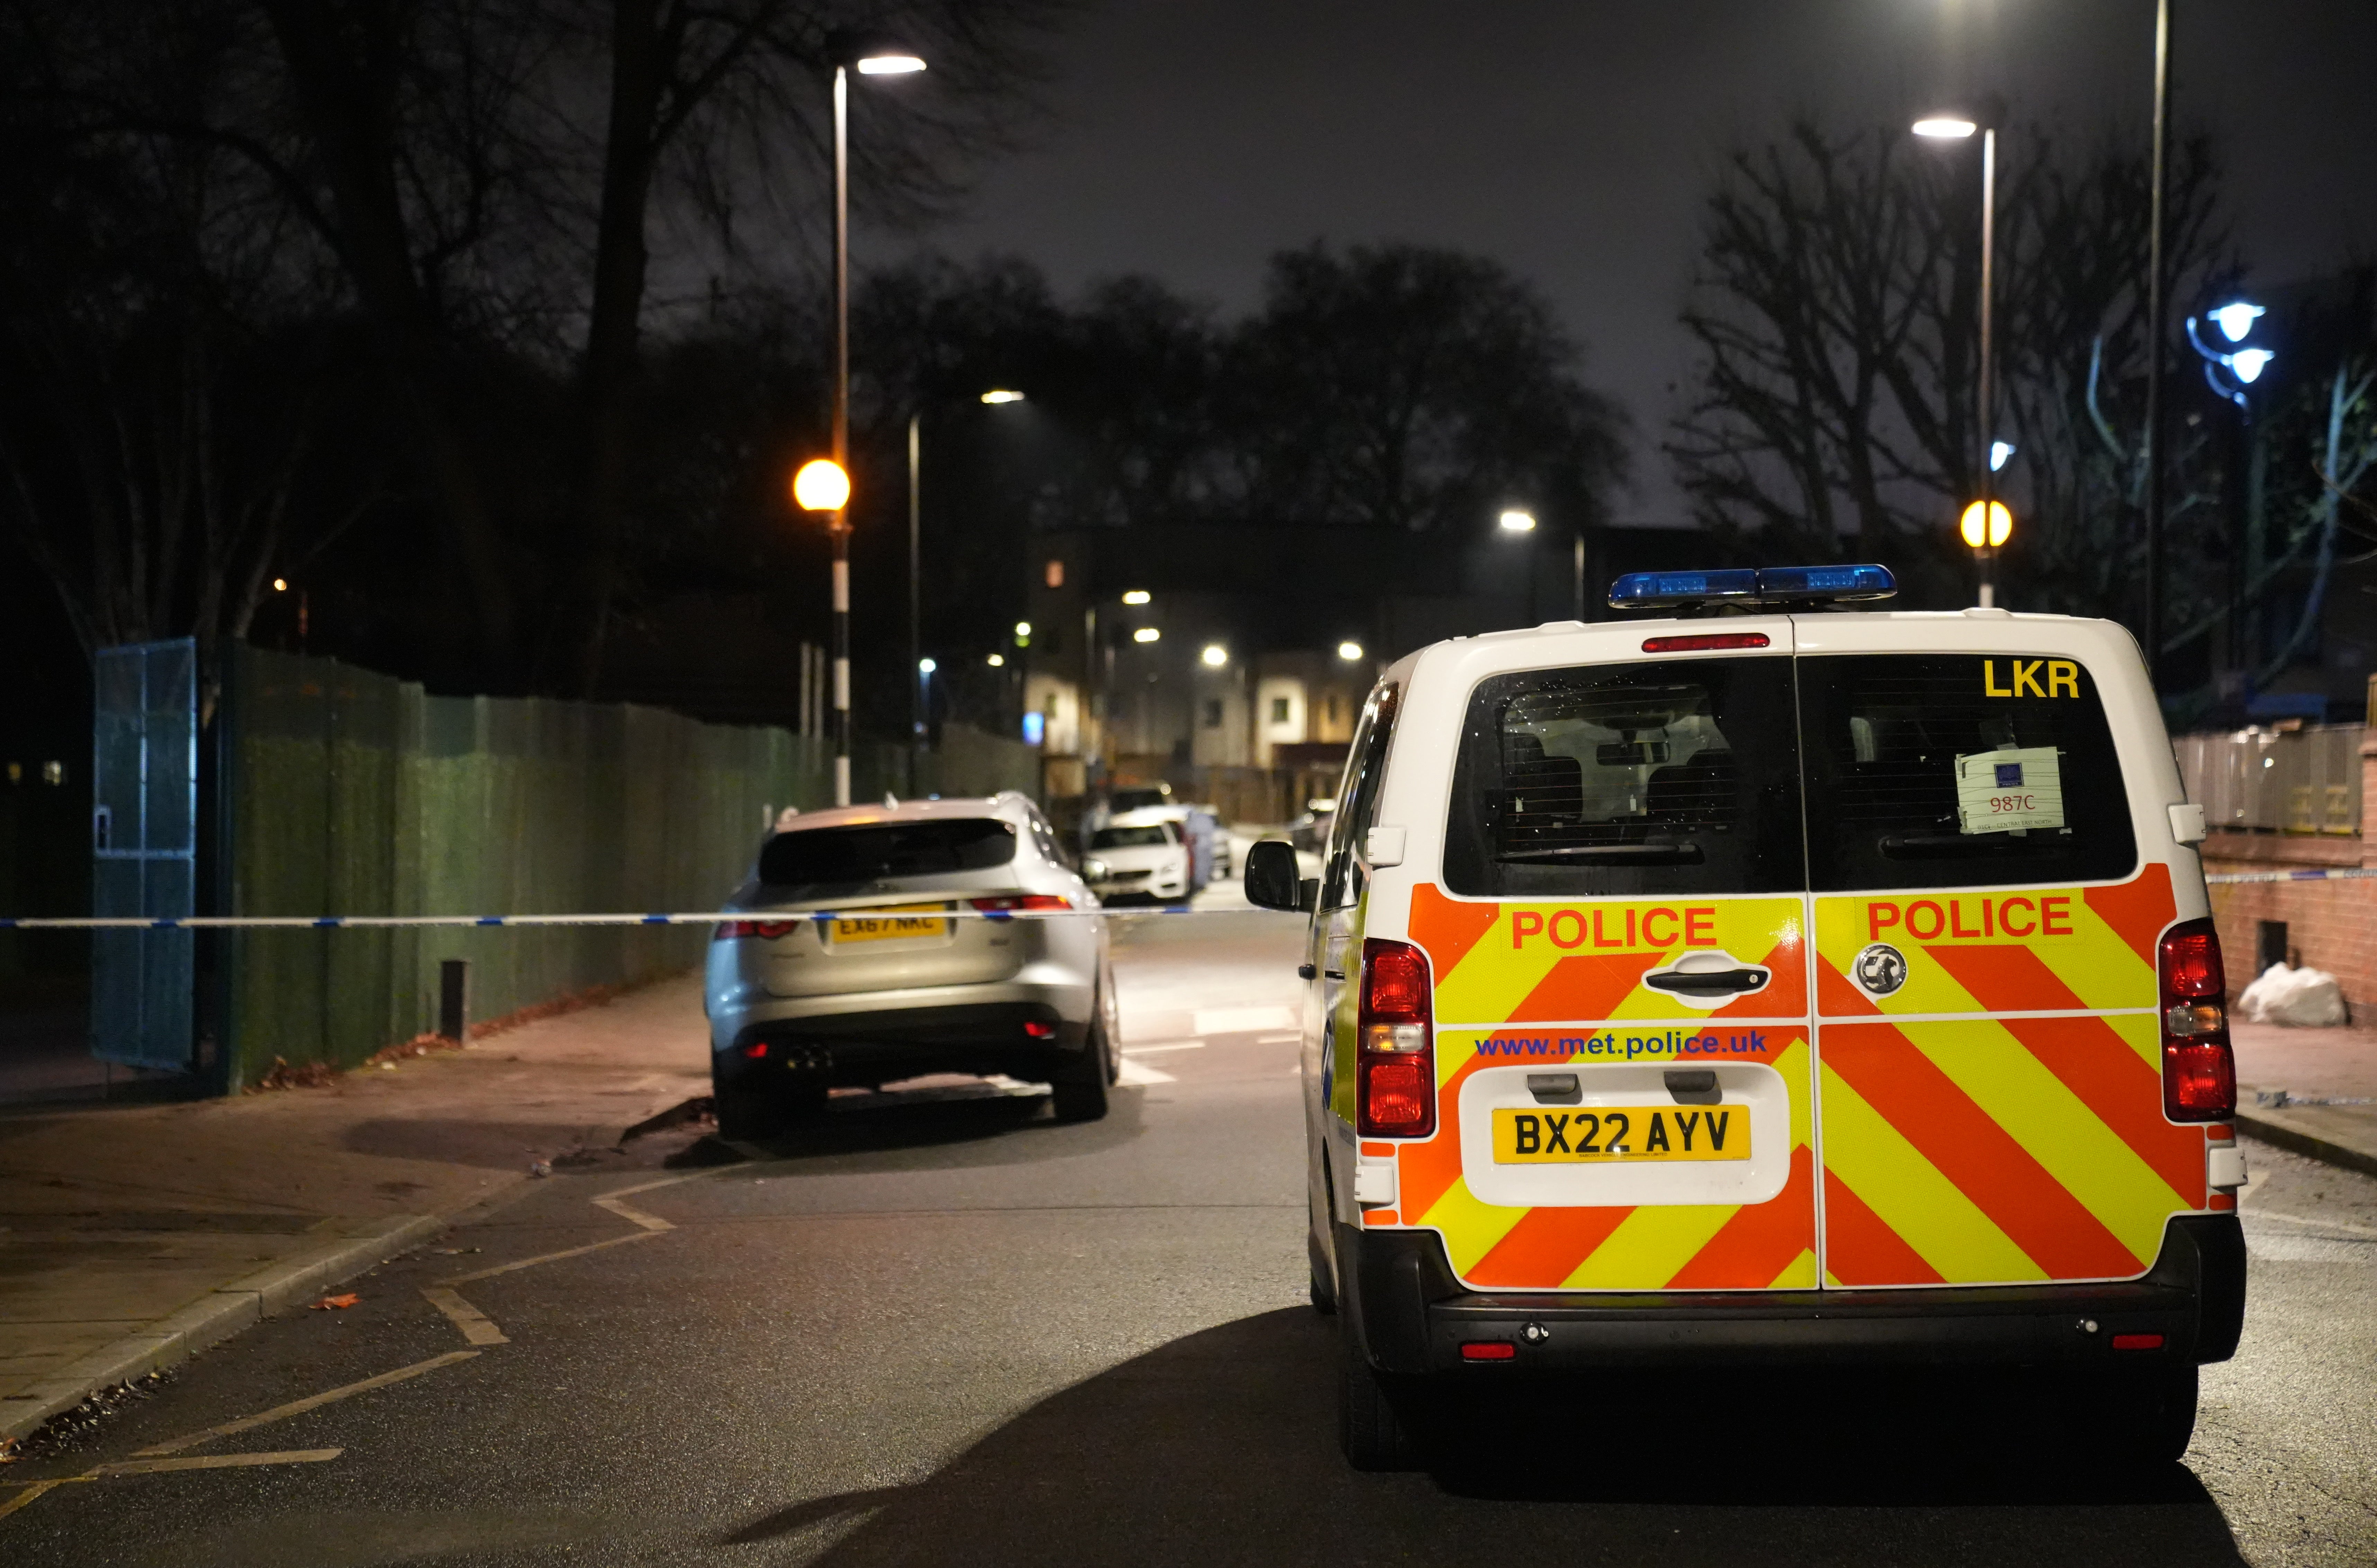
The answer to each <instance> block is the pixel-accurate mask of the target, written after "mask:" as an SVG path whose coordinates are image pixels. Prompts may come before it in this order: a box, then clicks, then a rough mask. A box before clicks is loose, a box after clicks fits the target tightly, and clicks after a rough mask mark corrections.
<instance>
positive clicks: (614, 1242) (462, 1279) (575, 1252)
mask: <svg viewBox="0 0 2377 1568" xmlns="http://www.w3.org/2000/svg"><path fill="white" fill-rule="evenodd" d="M669 1229H672V1230H674V1229H676V1228H675V1226H670V1227H669ZM659 1234H660V1232H659V1231H657V1230H638V1231H636V1232H634V1233H633V1234H631V1235H627V1236H613V1237H611V1238H610V1239H609V1240H607V1241H589V1242H587V1243H586V1244H585V1245H584V1246H582V1247H564V1248H562V1249H561V1251H559V1252H557V1253H537V1255H536V1256H534V1257H532V1258H521V1259H520V1260H519V1261H518V1262H516V1263H499V1264H497V1265H495V1267H493V1268H483V1269H481V1270H479V1272H478V1273H476V1274H458V1275H456V1276H455V1277H453V1278H451V1279H448V1281H446V1283H447V1284H448V1285H468V1284H469V1283H471V1281H472V1280H473V1279H493V1278H494V1277H496V1275H498V1274H509V1273H511V1272H512V1271H513V1270H514V1269H520V1268H534V1267H535V1266H536V1265H538V1264H541V1263H558V1262H560V1261H561V1260H562V1259H563V1258H574V1257H578V1256H579V1255H581V1254H582V1253H599V1252H601V1251H602V1250H603V1248H605V1247H624V1246H626V1245H627V1243H628V1242H630V1241H651V1239H652V1238H653V1237H655V1236H657V1235H659Z"/></svg>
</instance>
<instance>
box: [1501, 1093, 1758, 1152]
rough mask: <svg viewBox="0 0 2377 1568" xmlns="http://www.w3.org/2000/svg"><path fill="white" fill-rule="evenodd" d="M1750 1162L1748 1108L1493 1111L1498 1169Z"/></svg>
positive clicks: (1636, 1107)
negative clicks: (1675, 1161) (1650, 1162)
mask: <svg viewBox="0 0 2377 1568" xmlns="http://www.w3.org/2000/svg"><path fill="white" fill-rule="evenodd" d="M1748 1158H1750V1107H1748V1106H1746V1105H1708V1106H1700V1105H1689V1106H1675V1105H1661V1106H1648V1105H1643V1106H1629V1107H1625V1108H1623V1109H1619V1110H1615V1111H1612V1110H1595V1111H1560V1110H1553V1109H1550V1108H1549V1107H1542V1108H1538V1109H1536V1110H1534V1111H1520V1110H1516V1109H1513V1108H1511V1107H1508V1106H1503V1107H1498V1108H1497V1109H1496V1110H1495V1111H1494V1163H1495V1164H1497V1165H1568V1164H1595V1163H1619V1164H1629V1165H1633V1164H1640V1163H1642V1161H1644V1160H1666V1159H1748Z"/></svg>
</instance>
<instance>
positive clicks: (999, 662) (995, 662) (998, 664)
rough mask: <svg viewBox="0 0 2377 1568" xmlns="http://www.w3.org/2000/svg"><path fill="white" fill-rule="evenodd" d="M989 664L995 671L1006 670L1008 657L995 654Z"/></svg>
mask: <svg viewBox="0 0 2377 1568" xmlns="http://www.w3.org/2000/svg"><path fill="white" fill-rule="evenodd" d="M987 662H988V663H989V665H990V667H991V668H992V669H993V670H1004V669H1006V668H1007V656H1006V655H1005V654H1003V653H994V654H992V655H991V656H990V658H989V659H988V660H987Z"/></svg>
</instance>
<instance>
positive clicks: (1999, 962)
mask: <svg viewBox="0 0 2377 1568" xmlns="http://www.w3.org/2000/svg"><path fill="white" fill-rule="evenodd" d="M2176 908H2177V906H2176V904H2175V903H2174V901H2173V899H2172V897H2171V891H2170V868H2169V867H2168V866H2165V865H2162V864H2160V863H2158V862H2157V863H2156V864H2152V865H2148V866H2147V867H2145V869H2144V872H2143V873H2141V874H2139V875H2138V876H2136V877H2134V878H2132V880H2130V881H2128V882H2124V883H2118V884H2115V885H2111V886H2106V887H2025V888H2021V889H2018V890H2014V891H2010V892H1990V893H1917V892H1905V893H1892V894H1886V895H1882V894H1855V895H1850V896H1846V897H1830V896H1824V897H1818V898H1817V899H1816V1010H1817V1012H1818V1013H1819V1014H1820V1015H1821V1016H1824V1017H1828V1018H1836V1017H1857V1016H1865V1017H1872V1016H1878V1015H1879V1016H1900V1015H1906V1014H1925V1013H2047V1012H2062V1011H2070V1012H2082V1011H2109V1010H2113V1009H2118V1008H2128V1007H2147V1008H2150V1007H2152V1006H2154V1004H2155V997H2156V990H2155V943H2156V939H2157V938H2158V937H2160V936H2161V934H2162V932H2163V929H2164V928H2165V927H2166V926H2168V925H2169V924H2170V922H2171V920H2172V918H2173V914H2174V912H2175V910H2176ZM1876 942H1885V943H1888V944H1890V945H1892V946H1893V947H1895V948H1897V949H1898V950H1899V951H1900V952H1901V953H1903V954H1905V956H1906V958H1907V971H1906V983H1905V985H1903V986H1901V987H1900V988H1899V989H1898V990H1897V991H1896V992H1893V993H1892V994H1890V995H1888V996H1883V997H1873V996H1869V995H1868V994H1866V992H1863V991H1860V990H1858V989H1857V986H1855V985H1853V984H1852V983H1850V981H1849V979H1848V976H1849V974H1850V972H1851V970H1852V969H1853V968H1855V967H1856V964H1857V955H1858V954H1859V953H1860V952H1862V951H1864V949H1865V948H1866V946H1867V945H1868V944H1870V943H1876Z"/></svg>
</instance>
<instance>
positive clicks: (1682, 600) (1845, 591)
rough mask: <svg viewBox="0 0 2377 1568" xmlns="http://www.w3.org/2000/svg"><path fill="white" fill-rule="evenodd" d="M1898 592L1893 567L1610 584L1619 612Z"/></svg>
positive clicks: (1748, 570) (1639, 576)
mask: <svg viewBox="0 0 2377 1568" xmlns="http://www.w3.org/2000/svg"><path fill="white" fill-rule="evenodd" d="M1897 591H1898V583H1897V581H1896V579H1894V578H1893V577H1892V576H1891V575H1890V568H1889V567H1887V566H1875V565H1841V566H1763V567H1750V566H1738V567H1731V568H1727V569H1726V570H1723V571H1715V572H1629V573H1628V574H1627V575H1626V576H1622V577H1620V578H1619V579H1618V580H1617V581H1616V582H1614V583H1612V584H1610V586H1609V602H1610V604H1611V606H1612V607H1613V608H1615V609H1619V610H1653V609H1660V608H1672V607H1677V606H1682V605H1691V604H1709V603H1732V604H1780V603H1791V602H1806V601H1808V600H1861V599H1888V598H1889V597H1891V596H1892V595H1893V594H1894V593H1896V592H1897Z"/></svg>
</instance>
